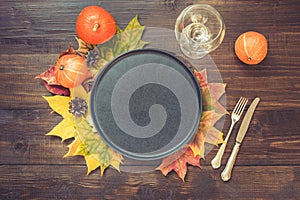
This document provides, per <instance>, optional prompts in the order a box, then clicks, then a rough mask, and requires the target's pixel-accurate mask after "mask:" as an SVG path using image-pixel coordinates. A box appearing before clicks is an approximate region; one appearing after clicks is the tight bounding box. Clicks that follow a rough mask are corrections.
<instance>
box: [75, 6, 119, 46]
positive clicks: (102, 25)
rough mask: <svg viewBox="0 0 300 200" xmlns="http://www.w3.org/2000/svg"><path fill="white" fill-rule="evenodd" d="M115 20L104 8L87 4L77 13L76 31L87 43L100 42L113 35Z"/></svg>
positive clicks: (115, 27) (115, 28)
mask: <svg viewBox="0 0 300 200" xmlns="http://www.w3.org/2000/svg"><path fill="white" fill-rule="evenodd" d="M116 30H117V25H116V21H115V19H114V18H113V16H112V15H111V14H110V13H109V12H108V11H106V10H105V9H104V8H102V7H99V6H88V7H86V8H84V9H83V10H82V11H81V12H80V14H79V15H78V18H77V21H76V32H77V35H78V36H79V38H81V39H82V40H83V41H84V42H86V43H88V44H101V43H104V42H106V41H108V40H109V39H110V38H112V37H113V36H114V34H115V33H116Z"/></svg>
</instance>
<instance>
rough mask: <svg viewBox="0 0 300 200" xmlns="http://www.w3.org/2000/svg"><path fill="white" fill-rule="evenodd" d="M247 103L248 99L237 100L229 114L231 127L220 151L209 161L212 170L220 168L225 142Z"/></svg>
mask: <svg viewBox="0 0 300 200" xmlns="http://www.w3.org/2000/svg"><path fill="white" fill-rule="evenodd" d="M247 102H248V99H246V98H245V97H241V98H240V99H239V101H238V102H237V103H236V105H235V107H234V109H233V111H232V113H231V125H230V128H229V131H228V133H227V135H226V138H225V140H224V142H223V144H222V145H221V147H220V149H219V150H218V152H217V154H216V156H215V157H214V159H213V160H212V161H211V166H212V167H213V168H214V169H217V168H219V167H220V166H221V160H222V157H223V154H224V151H225V148H226V145H227V142H228V139H229V137H230V134H231V131H232V129H233V127H234V125H235V123H236V122H237V121H239V119H240V117H241V116H242V113H243V111H244V109H245V106H246V104H247Z"/></svg>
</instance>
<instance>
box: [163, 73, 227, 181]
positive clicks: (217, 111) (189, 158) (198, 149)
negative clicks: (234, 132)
mask: <svg viewBox="0 0 300 200" xmlns="http://www.w3.org/2000/svg"><path fill="white" fill-rule="evenodd" d="M194 75H195V77H196V79H197V80H198V83H199V85H200V88H201V92H202V106H203V107H202V110H203V111H202V116H201V120H200V122H199V125H198V129H197V132H196V133H195V138H194V140H193V142H192V143H191V144H190V145H189V148H188V149H187V151H186V152H185V153H184V154H183V155H182V156H181V157H180V158H178V159H176V161H174V162H172V163H171V162H170V161H172V159H173V160H174V156H176V154H173V155H171V156H169V157H167V158H165V159H164V160H163V161H162V164H161V165H160V166H159V168H158V169H159V170H161V171H162V173H163V174H164V175H166V174H168V173H169V172H170V171H172V170H174V171H175V172H176V173H177V174H178V176H179V177H180V178H181V179H182V180H183V181H184V177H185V174H186V170H187V168H186V163H189V164H192V165H195V166H200V164H199V159H200V158H204V154H205V146H204V144H205V143H209V144H213V145H217V144H219V143H222V142H223V133H222V132H221V131H219V130H218V129H216V128H215V127H214V125H215V123H216V122H217V121H218V120H220V119H221V117H223V116H224V115H225V114H226V113H228V112H227V111H226V109H225V108H224V107H223V106H222V105H221V104H220V103H219V99H220V97H221V96H222V95H223V94H224V93H225V86H226V85H225V84H222V83H208V79H207V72H206V70H205V69H204V70H202V71H200V72H198V71H196V70H195V71H194Z"/></svg>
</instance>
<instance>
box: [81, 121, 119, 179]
mask: <svg viewBox="0 0 300 200" xmlns="http://www.w3.org/2000/svg"><path fill="white" fill-rule="evenodd" d="M76 129H77V134H78V136H79V138H80V140H81V141H82V143H83V144H84V146H85V147H86V149H87V152H88V154H87V155H92V156H93V157H94V158H95V159H96V160H97V161H98V162H99V163H100V170H101V174H103V172H104V170H105V169H106V168H107V167H108V166H110V165H112V166H113V167H114V168H115V169H116V170H118V171H119V170H120V169H119V166H120V163H121V162H122V159H123V157H122V156H121V155H120V154H118V153H116V152H114V151H113V150H112V149H111V148H110V147H109V146H107V144H106V143H105V142H104V141H103V140H102V138H101V137H100V135H99V134H98V133H95V132H94V131H93V128H92V127H91V126H90V125H89V123H88V122H87V121H86V120H85V119H82V120H81V122H79V123H77V124H76Z"/></svg>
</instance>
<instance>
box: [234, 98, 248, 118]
mask: <svg viewBox="0 0 300 200" xmlns="http://www.w3.org/2000/svg"><path fill="white" fill-rule="evenodd" d="M247 102H248V99H246V98H244V97H243V99H242V101H241V103H240V105H239V109H238V110H237V112H236V114H237V115H242V113H243V111H244V109H245V107H246V105H247Z"/></svg>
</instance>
